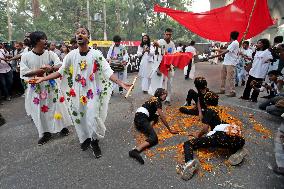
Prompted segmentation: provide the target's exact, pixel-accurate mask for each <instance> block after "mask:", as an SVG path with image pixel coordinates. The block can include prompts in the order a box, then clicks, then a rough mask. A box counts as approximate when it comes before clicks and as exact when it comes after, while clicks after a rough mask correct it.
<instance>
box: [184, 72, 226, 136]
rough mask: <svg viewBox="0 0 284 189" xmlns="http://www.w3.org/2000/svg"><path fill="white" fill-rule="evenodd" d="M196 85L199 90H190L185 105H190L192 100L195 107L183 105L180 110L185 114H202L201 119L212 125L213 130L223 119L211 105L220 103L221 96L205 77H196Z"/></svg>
mask: <svg viewBox="0 0 284 189" xmlns="http://www.w3.org/2000/svg"><path fill="white" fill-rule="evenodd" d="M194 85H195V87H196V89H197V92H196V91H194V90H193V89H190V90H189V91H188V94H187V97H186V104H185V105H188V106H190V105H191V101H192V100H194V101H195V104H196V105H195V106H194V107H193V108H191V107H186V106H182V107H180V109H179V110H180V112H182V113H184V114H189V115H196V116H200V120H201V121H202V122H203V123H206V124H208V125H210V127H211V130H213V129H214V127H215V126H216V125H218V124H221V120H220V117H219V116H218V113H217V112H216V111H215V110H214V109H212V108H210V107H215V106H217V105H218V100H219V96H218V95H217V94H215V93H213V92H211V91H210V90H209V89H208V88H207V81H206V79H205V78H204V77H197V78H195V80H194ZM207 130H208V129H207ZM205 132H206V131H205Z"/></svg>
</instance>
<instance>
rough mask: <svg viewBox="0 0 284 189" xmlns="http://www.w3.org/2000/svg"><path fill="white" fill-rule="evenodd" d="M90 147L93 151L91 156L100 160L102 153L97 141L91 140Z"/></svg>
mask: <svg viewBox="0 0 284 189" xmlns="http://www.w3.org/2000/svg"><path fill="white" fill-rule="evenodd" d="M91 146H92V150H93V155H94V156H95V158H100V157H102V151H101V148H100V147H99V140H97V139H96V140H94V139H93V140H92V141H91Z"/></svg>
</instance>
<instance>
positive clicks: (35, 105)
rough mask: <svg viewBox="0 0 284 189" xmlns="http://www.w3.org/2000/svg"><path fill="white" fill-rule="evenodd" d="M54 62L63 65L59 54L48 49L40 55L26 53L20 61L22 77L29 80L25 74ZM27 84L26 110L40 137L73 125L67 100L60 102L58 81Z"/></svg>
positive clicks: (30, 52)
mask: <svg viewBox="0 0 284 189" xmlns="http://www.w3.org/2000/svg"><path fill="white" fill-rule="evenodd" d="M52 62H53V64H54V65H61V62H60V60H59V58H58V56H57V55H56V54H55V53H53V52H50V51H47V50H46V51H45V52H44V53H43V54H42V55H40V56H39V55H36V54H35V53H33V52H32V51H29V52H27V53H24V54H23V55H22V57H21V62H20V75H21V78H22V79H24V80H25V81H28V80H29V79H31V78H27V77H24V76H23V75H25V74H26V73H29V72H31V71H34V70H37V69H39V68H41V67H42V66H44V65H48V64H50V63H52ZM27 85H28V88H27V91H26V96H25V101H26V102H25V106H26V111H27V113H28V114H30V115H31V117H32V119H33V121H34V123H35V126H36V127H37V130H38V134H39V137H42V136H43V133H44V132H50V133H57V132H59V131H61V130H62V129H63V128H65V127H67V126H70V125H71V122H70V117H69V115H68V113H67V107H66V105H65V102H62V103H60V102H59V97H60V96H61V95H60V92H59V91H58V93H57V90H58V86H57V83H56V81H54V82H53V83H52V84H51V83H50V81H45V82H42V83H41V84H35V85H31V84H27ZM44 107H45V108H44Z"/></svg>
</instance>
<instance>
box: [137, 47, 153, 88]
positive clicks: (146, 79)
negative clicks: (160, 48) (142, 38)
mask: <svg viewBox="0 0 284 189" xmlns="http://www.w3.org/2000/svg"><path fill="white" fill-rule="evenodd" d="M154 53H155V49H154V47H153V46H151V47H150V52H145V53H144V54H143V47H141V46H138V50H137V55H138V57H141V61H140V67H139V73H138V75H139V77H141V79H142V82H141V83H142V91H148V89H149V85H150V81H151V72H152V69H153V56H154Z"/></svg>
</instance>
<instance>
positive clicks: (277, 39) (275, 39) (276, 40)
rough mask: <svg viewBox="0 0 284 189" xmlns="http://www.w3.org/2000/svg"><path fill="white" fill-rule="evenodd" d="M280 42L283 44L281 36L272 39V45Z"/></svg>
mask: <svg viewBox="0 0 284 189" xmlns="http://www.w3.org/2000/svg"><path fill="white" fill-rule="evenodd" d="M282 42H283V36H276V37H274V43H282Z"/></svg>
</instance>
